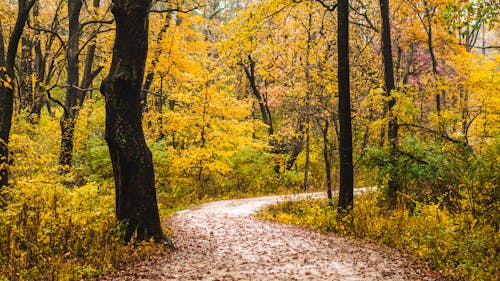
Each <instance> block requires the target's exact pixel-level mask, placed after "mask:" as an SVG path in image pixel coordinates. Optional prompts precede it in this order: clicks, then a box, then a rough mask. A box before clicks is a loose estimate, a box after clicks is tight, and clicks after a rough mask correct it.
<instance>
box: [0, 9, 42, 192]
mask: <svg viewBox="0 0 500 281" xmlns="http://www.w3.org/2000/svg"><path fill="white" fill-rule="evenodd" d="M35 1H36V0H29V1H28V0H19V1H18V12H17V19H16V23H15V25H14V29H13V30H12V33H11V34H10V38H9V43H8V46H7V50H6V51H7V52H5V48H4V40H3V39H4V38H3V35H2V32H1V31H2V27H1V24H2V23H1V21H0V82H1V83H0V189H1V188H2V187H3V186H7V185H8V184H9V181H8V168H7V166H8V163H9V148H8V144H9V135H10V128H11V126H12V113H13V109H14V85H13V83H12V82H13V78H14V77H15V76H14V75H15V73H14V66H15V64H16V57H17V47H18V46H19V40H20V39H21V36H22V34H23V30H24V26H25V24H26V20H27V19H28V16H29V12H30V10H31V8H32V7H33V5H34V4H35ZM5 53H7V54H5Z"/></svg>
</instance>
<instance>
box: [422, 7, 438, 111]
mask: <svg viewBox="0 0 500 281" xmlns="http://www.w3.org/2000/svg"><path fill="white" fill-rule="evenodd" d="M429 9H430V8H429V7H426V8H425V13H426V16H427V18H428V20H429V29H428V30H427V47H428V49H429V54H430V55H431V63H432V73H433V74H434V76H437V75H438V74H439V73H438V68H437V59H436V54H435V53H434V45H433V43H432V41H433V32H432V22H433V19H432V18H433V16H432V15H431V11H430V10H429ZM435 98H436V112H437V114H438V116H441V94H440V93H437V94H436V97H435Z"/></svg>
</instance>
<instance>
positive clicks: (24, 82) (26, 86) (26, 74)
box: [17, 33, 33, 111]
mask: <svg viewBox="0 0 500 281" xmlns="http://www.w3.org/2000/svg"><path fill="white" fill-rule="evenodd" d="M32 51H33V41H32V39H31V38H30V36H29V34H27V33H24V34H23V37H22V38H21V54H22V55H21V61H20V63H19V73H18V81H19V95H18V96H19V105H18V108H17V110H18V111H22V110H25V109H28V108H30V107H31V105H32V104H33V89H32V85H33V81H32V73H33V67H32V58H33V56H32ZM30 109H31V108H30Z"/></svg>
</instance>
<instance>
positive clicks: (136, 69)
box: [101, 0, 166, 241]
mask: <svg viewBox="0 0 500 281" xmlns="http://www.w3.org/2000/svg"><path fill="white" fill-rule="evenodd" d="M150 6H151V0H142V1H141V0H128V1H125V0H113V8H112V12H113V15H114V17H115V20H116V38H115V43H114V47H113V60H112V63H111V69H110V72H109V75H108V77H106V79H104V81H103V82H102V84H101V91H102V93H103V94H104V96H105V99H106V133H105V137H106V141H107V143H108V147H109V152H110V155H111V161H112V164H113V174H114V178H115V189H116V214H117V217H118V219H119V220H121V221H124V222H126V232H125V237H124V238H125V240H126V241H130V239H131V238H132V236H133V235H134V233H135V232H136V231H137V239H138V240H147V239H149V238H150V237H153V238H154V239H155V240H156V241H160V240H164V239H165V238H166V237H165V235H164V234H163V231H162V229H161V224H160V216H159V213H158V206H157V202H156V190H155V187H154V172H153V161H152V155H151V151H150V150H149V148H148V147H147V145H146V141H145V139H144V133H143V129H142V106H141V88H142V82H143V76H144V68H145V62H146V56H147V50H148V13H149V9H150Z"/></svg>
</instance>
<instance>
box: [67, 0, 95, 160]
mask: <svg viewBox="0 0 500 281" xmlns="http://www.w3.org/2000/svg"><path fill="white" fill-rule="evenodd" d="M82 3H83V2H82V1H81V0H69V1H68V11H69V15H70V18H69V41H68V46H67V51H66V58H67V61H68V65H67V75H68V81H67V84H68V85H67V88H66V99H65V104H64V107H65V111H64V114H63V116H62V118H61V152H60V157H59V164H61V165H66V166H71V165H72V162H73V145H74V132H75V125H76V119H77V118H78V114H79V113H80V109H81V107H82V106H83V102H84V100H85V97H86V95H87V92H88V89H89V88H90V87H91V86H92V81H94V78H95V77H96V76H97V75H98V74H99V72H101V70H102V69H103V67H98V68H97V69H95V70H94V71H93V70H92V67H93V64H94V57H95V51H96V46H95V44H96V42H95V37H94V42H92V43H91V44H90V45H89V46H88V47H87V56H86V59H85V63H84V69H83V78H82V81H81V84H80V86H78V83H79V82H80V81H79V80H80V69H79V68H80V66H79V63H80V60H79V53H80V48H79V41H80V35H81V26H80V21H79V17H80V11H81V9H82ZM93 6H94V8H99V6H100V0H94V1H93Z"/></svg>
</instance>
